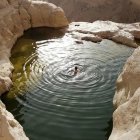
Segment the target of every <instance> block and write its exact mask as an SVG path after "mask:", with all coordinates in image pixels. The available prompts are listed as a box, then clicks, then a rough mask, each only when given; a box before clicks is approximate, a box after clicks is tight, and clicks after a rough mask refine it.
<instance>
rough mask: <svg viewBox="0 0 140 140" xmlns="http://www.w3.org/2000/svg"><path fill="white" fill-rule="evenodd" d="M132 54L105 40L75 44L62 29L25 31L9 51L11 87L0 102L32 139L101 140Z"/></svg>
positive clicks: (109, 121) (106, 137)
mask: <svg viewBox="0 0 140 140" xmlns="http://www.w3.org/2000/svg"><path fill="white" fill-rule="evenodd" d="M132 51H133V49H131V48H128V47H125V46H122V45H120V44H115V43H113V42H112V41H109V40H103V41H102V42H101V43H99V44H95V43H92V42H86V41H85V42H84V43H83V44H78V45H77V44H76V42H75V41H74V40H73V39H71V37H70V36H68V35H64V31H63V30H62V29H61V30H54V29H35V30H30V31H28V32H26V33H25V35H24V36H23V37H22V38H20V39H19V40H18V41H17V43H16V45H15V47H14V48H13V51H12V57H11V61H12V63H13V64H14V66H15V71H14V73H13V81H14V86H13V88H12V89H11V91H10V92H9V93H7V94H6V95H5V96H3V97H2V100H3V102H4V103H5V104H6V106H7V109H8V110H9V111H10V112H12V113H13V114H14V116H15V117H16V119H17V120H18V121H19V122H20V123H21V124H22V126H23V127H24V130H25V132H26V134H27V136H29V138H30V139H31V140H106V139H108V135H109V134H110V132H111V117H112V112H113V106H112V100H113V96H114V92H115V81H116V79H117V77H118V74H119V73H120V71H121V70H122V67H123V65H124V62H125V61H126V59H127V58H128V56H130V55H131V53H132ZM75 66H77V67H78V71H79V72H78V73H77V74H76V75H74V74H73V73H74V72H73V69H74V67H75Z"/></svg>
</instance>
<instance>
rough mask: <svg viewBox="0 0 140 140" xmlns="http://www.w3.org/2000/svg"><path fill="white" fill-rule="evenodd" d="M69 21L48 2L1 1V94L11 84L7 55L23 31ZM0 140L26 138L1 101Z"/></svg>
mask: <svg viewBox="0 0 140 140" xmlns="http://www.w3.org/2000/svg"><path fill="white" fill-rule="evenodd" d="M67 25H68V21H67V19H66V17H65V14H64V12H63V10H62V9H61V8H58V7H56V6H55V5H53V4H50V3H47V2H42V1H39V2H34V1H28V0H24V1H23V0H1V1H0V95H1V94H2V93H4V92H6V91H9V89H10V87H11V86H12V81H11V79H10V78H11V77H12V70H13V65H12V64H11V62H10V60H9V57H10V53H11V48H12V47H13V45H14V43H15V42H16V40H17V38H18V37H20V36H21V35H23V32H24V30H27V29H29V28H31V27H41V26H48V27H62V26H67ZM0 140H28V138H27V137H26V136H25V133H24V132H23V128H22V126H21V125H20V124H19V123H18V122H17V121H16V120H15V119H14V117H13V115H12V114H11V113H9V112H8V111H6V109H5V106H4V105H3V104H2V102H1V101H0Z"/></svg>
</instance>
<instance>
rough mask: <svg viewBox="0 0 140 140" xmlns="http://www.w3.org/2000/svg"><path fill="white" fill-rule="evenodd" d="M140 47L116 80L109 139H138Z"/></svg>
mask: <svg viewBox="0 0 140 140" xmlns="http://www.w3.org/2000/svg"><path fill="white" fill-rule="evenodd" d="M139 81H140V47H139V48H137V49H136V50H135V51H134V53H133V54H132V56H130V57H129V59H128V60H127V62H126V64H125V66H124V68H123V72H122V73H121V74H120V76H119V78H118V80H117V90H116V93H115V96H114V100H113V103H114V105H115V107H116V108H117V109H116V110H115V112H114V114H113V120H114V122H113V126H114V127H113V131H112V134H111V136H110V138H109V140H139V139H140V135H139V134H140V82H139Z"/></svg>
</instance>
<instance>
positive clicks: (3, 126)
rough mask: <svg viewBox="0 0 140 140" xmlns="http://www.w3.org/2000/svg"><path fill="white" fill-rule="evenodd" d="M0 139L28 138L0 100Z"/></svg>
mask: <svg viewBox="0 0 140 140" xmlns="http://www.w3.org/2000/svg"><path fill="white" fill-rule="evenodd" d="M0 140H29V139H28V138H27V137H26V136H25V133H24V132H23V128H22V126H21V125H20V124H19V123H18V122H17V121H16V120H15V119H14V117H13V115H12V114H11V113H10V112H8V111H7V110H6V108H5V106H4V104H3V103H2V102H1V101H0Z"/></svg>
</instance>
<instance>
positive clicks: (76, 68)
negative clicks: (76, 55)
mask: <svg viewBox="0 0 140 140" xmlns="http://www.w3.org/2000/svg"><path fill="white" fill-rule="evenodd" d="M78 72H79V69H78V67H77V66H75V68H74V75H77V73H78Z"/></svg>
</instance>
